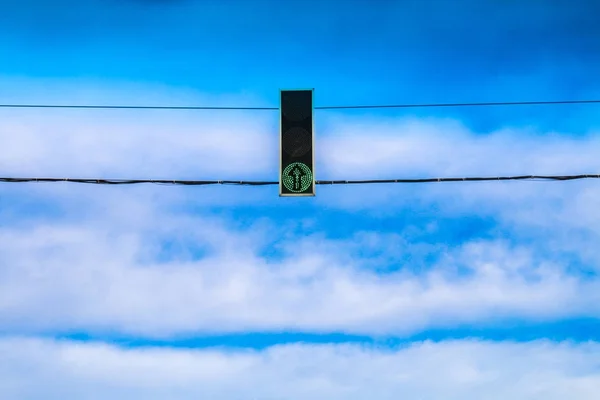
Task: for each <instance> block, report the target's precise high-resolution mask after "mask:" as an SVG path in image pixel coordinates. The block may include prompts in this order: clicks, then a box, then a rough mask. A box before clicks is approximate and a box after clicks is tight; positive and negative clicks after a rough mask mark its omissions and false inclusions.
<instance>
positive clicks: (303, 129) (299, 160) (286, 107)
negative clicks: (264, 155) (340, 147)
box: [279, 89, 315, 196]
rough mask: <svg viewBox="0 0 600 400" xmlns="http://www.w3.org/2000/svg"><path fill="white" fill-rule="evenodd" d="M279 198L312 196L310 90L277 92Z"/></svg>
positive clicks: (312, 128)
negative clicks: (279, 161)
mask: <svg viewBox="0 0 600 400" xmlns="http://www.w3.org/2000/svg"><path fill="white" fill-rule="evenodd" d="M279 110H280V146H279V148H280V160H281V163H280V168H279V195H280V196H314V195H315V172H314V171H315V170H314V155H315V147H314V124H313V90H312V89H306V90H281V91H280V107H279Z"/></svg>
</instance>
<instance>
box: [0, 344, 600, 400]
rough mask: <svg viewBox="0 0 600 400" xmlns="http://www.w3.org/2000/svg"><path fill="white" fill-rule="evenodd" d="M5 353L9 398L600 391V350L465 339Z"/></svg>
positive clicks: (39, 347)
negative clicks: (394, 345) (393, 345)
mask: <svg viewBox="0 0 600 400" xmlns="http://www.w3.org/2000/svg"><path fill="white" fill-rule="evenodd" d="M0 355H1V356H2V357H0V375H1V376H2V377H3V379H2V380H1V381H0V391H1V392H2V394H3V398H6V399H17V398H18V399H23V398H40V397H41V396H43V398H45V399H49V400H52V399H61V398H80V399H90V400H91V399H105V398H132V397H136V398H137V397H143V398H145V399H163V398H170V399H197V398H211V399H248V398H250V399H255V398H256V399H273V400H274V399H282V398H285V399H306V398H311V399H317V400H318V399H328V400H329V399H356V400H358V399H365V398H374V399H382V400H384V399H390V400H391V399H397V398H399V397H401V398H420V399H428V400H429V399H431V400H433V399H457V400H458V399H461V400H469V399H481V398H486V399H498V400H500V399H507V398H510V399H516V400H519V399H523V400H524V399H527V400H530V399H545V400H546V399H549V400H552V399H556V400H559V399H564V398H567V397H568V398H569V399H574V400H578V399H582V400H583V399H590V398H593V397H594V396H595V395H596V392H597V388H598V385H600V364H598V359H599V357H600V347H599V346H598V344H597V343H584V344H572V343H549V342H545V341H539V342H529V343H521V344H516V343H510V342H505V343H493V342H479V341H470V340H465V341H449V342H443V343H432V342H423V343H414V344H412V345H410V346H408V347H404V348H398V349H387V348H377V347H364V346H354V345H336V346H332V345H320V346H314V345H304V344H296V345H286V346H276V347H271V348H269V349H266V350H264V351H228V350H223V349H206V350H188V349H168V348H141V349H124V348H118V347H113V346H109V345H105V344H100V343H80V342H69V341H52V340H37V339H25V338H18V337H14V338H3V339H0ZM25 371H27V372H26V375H25V374H24V372H25ZM31 382H35V385H32V384H31Z"/></svg>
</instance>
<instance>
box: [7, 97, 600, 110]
mask: <svg viewBox="0 0 600 400" xmlns="http://www.w3.org/2000/svg"><path fill="white" fill-rule="evenodd" d="M598 103H600V99H597V100H559V101H503V102H484V103H423V104H371V105H368V104H367V105H346V106H344V105H340V106H335V105H334V106H316V107H314V109H315V110H341V109H371V108H426V107H489V106H526V105H560V104H598ZM0 108H80V109H134V110H237V111H276V110H279V107H236V106H232V107H227V106H136V105H74V104H73V105H69V104H0Z"/></svg>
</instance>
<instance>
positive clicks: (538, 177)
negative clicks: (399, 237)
mask: <svg viewBox="0 0 600 400" xmlns="http://www.w3.org/2000/svg"><path fill="white" fill-rule="evenodd" d="M578 179H600V174H595V175H591V174H586V175H519V176H497V177H466V178H421V179H368V180H318V181H316V182H315V183H316V184H317V185H352V184H378V183H435V182H481V181H517V180H544V181H570V180H578ZM0 182H3V183H26V182H39V183H42V182H47V183H53V182H70V183H87V184H95V185H133V184H141V183H154V184H163V185H183V186H205V185H239V186H268V185H278V184H279V182H278V181H244V180H177V179H80V178H0Z"/></svg>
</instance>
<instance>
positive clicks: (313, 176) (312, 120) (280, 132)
mask: <svg viewBox="0 0 600 400" xmlns="http://www.w3.org/2000/svg"><path fill="white" fill-rule="evenodd" d="M294 90H307V91H310V98H311V108H310V117H311V123H312V132H311V133H312V135H311V137H312V143H311V152H312V188H313V190H312V193H309V194H305V193H283V191H282V187H281V185H282V180H281V173H282V167H283V165H282V163H281V151H282V149H283V132H282V127H281V114H282V113H283V108H282V107H281V93H282V92H287V91H294ZM314 94H315V88H310V89H279V152H280V153H279V197H315V196H316V195H317V185H316V181H317V180H316V178H315V177H316V173H315V96H314Z"/></svg>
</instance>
